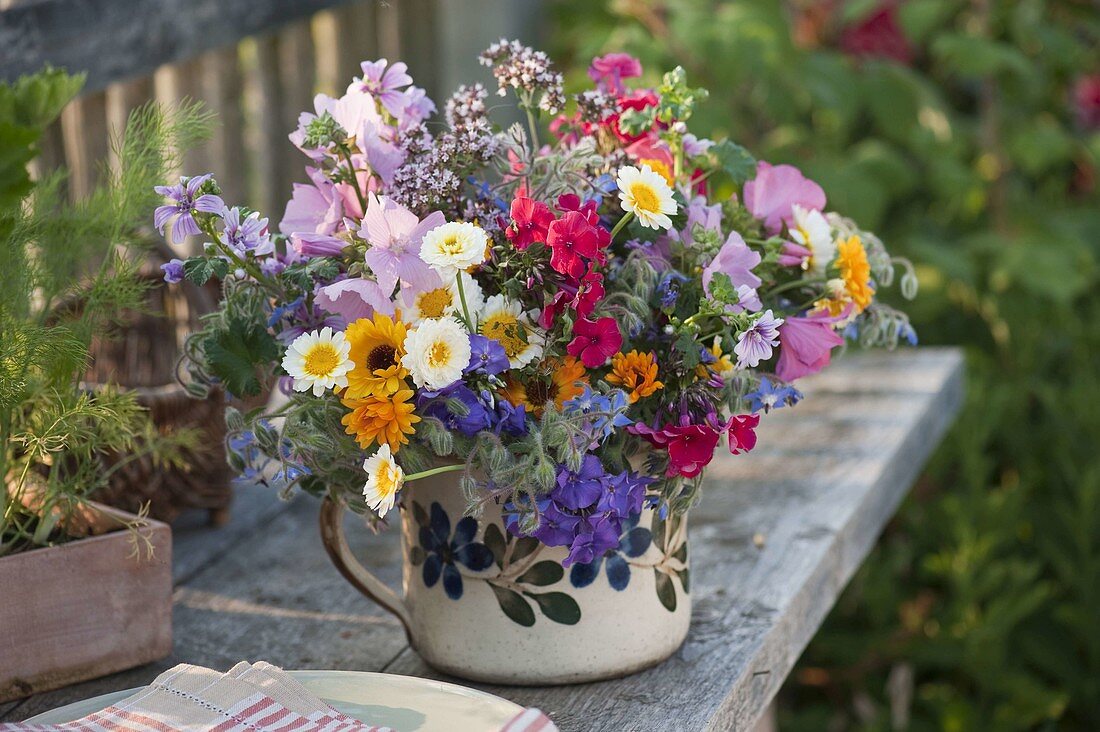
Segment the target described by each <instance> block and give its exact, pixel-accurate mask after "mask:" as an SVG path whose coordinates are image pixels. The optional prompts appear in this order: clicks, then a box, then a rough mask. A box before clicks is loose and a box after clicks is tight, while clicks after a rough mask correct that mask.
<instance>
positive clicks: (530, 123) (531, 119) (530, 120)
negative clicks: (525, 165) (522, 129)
mask: <svg viewBox="0 0 1100 732" xmlns="http://www.w3.org/2000/svg"><path fill="white" fill-rule="evenodd" d="M523 111H525V112H527V127H528V128H529V129H530V130H531V153H532V154H534V153H536V152H538V149H539V128H538V125H537V124H536V123H535V113H534V112H532V111H531V104H530V102H528V103H527V104H525V105H523Z"/></svg>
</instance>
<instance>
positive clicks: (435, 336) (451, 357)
mask: <svg viewBox="0 0 1100 732" xmlns="http://www.w3.org/2000/svg"><path fill="white" fill-rule="evenodd" d="M469 363H470V336H469V335H468V334H467V332H466V328H465V327H464V326H463V325H462V323H460V322H458V320H456V319H455V318H453V317H451V316H445V317H442V318H435V319H434V320H425V321H423V322H422V323H420V325H418V326H417V327H416V330H411V331H409V334H408V335H407V336H406V337H405V355H404V356H402V357H401V365H402V366H404V367H405V368H407V369H408V370H409V373H410V374H411V375H412V378H413V381H414V382H415V383H416V385H417V386H418V387H421V388H423V387H427V388H429V389H442V388H444V387H447V386H450V385H451V384H453V383H454V382H456V381H458V380H459V379H460V378H462V369H464V368H466V365H467V364H469Z"/></svg>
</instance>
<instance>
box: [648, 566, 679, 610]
mask: <svg viewBox="0 0 1100 732" xmlns="http://www.w3.org/2000/svg"><path fill="white" fill-rule="evenodd" d="M653 577H654V579H656V580H657V599H658V600H660V601H661V604H662V605H664V606H665V609H666V610H668V611H669V612H670V613H672V612H676V587H675V586H674V585H673V584H672V577H670V576H669V575H667V574H665V573H664V572H662V571H660V570H659V569H654V570H653Z"/></svg>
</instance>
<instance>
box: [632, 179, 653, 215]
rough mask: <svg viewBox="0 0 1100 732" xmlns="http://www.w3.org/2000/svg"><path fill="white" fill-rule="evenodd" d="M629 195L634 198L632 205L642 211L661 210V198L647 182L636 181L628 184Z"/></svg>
mask: <svg viewBox="0 0 1100 732" xmlns="http://www.w3.org/2000/svg"><path fill="white" fill-rule="evenodd" d="M630 197H631V198H633V199H634V206H635V207H636V208H638V209H640V210H642V211H645V212H647V213H658V212H659V211H660V210H661V198H660V196H658V195H657V191H655V190H653V187H652V186H651V185H649V184H648V183H642V182H638V183H635V184H634V185H632V186H630Z"/></svg>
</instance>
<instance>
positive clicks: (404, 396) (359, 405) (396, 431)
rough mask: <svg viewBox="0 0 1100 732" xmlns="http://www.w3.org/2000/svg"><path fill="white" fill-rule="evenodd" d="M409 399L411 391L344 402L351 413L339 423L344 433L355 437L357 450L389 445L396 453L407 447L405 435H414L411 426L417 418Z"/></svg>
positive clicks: (375, 395)
mask: <svg viewBox="0 0 1100 732" xmlns="http://www.w3.org/2000/svg"><path fill="white" fill-rule="evenodd" d="M402 385H403V386H404V384H402ZM412 396H413V392H412V389H398V390H397V391H395V392H394V393H393V394H389V395H385V394H372V395H370V396H367V397H365V398H363V399H344V400H342V403H343V405H344V406H345V407H348V408H349V409H351V411H350V412H348V413H347V414H345V415H344V417H343V419H341V420H340V421H341V422H342V423H343V425H344V430H345V431H346V432H347V433H348V434H349V435H352V436H353V437H355V441H356V442H358V443H359V447H362V448H367V447H370V445H372V444H373V443H375V442H377V443H378V444H379V445H389V446H390V450H391V451H393V452H397V451H398V449H400V447H401V446H402V445H407V444H408V442H409V438H408V437H407V435H411V434H413V433H414V432H416V430H415V429H414V428H413V425H414V424H416V423H417V422H419V421H420V417H418V416H416V415H415V414H413V410H414V409H415V406H414V405H413V404H411V403H410V402H409V400H410V399H412Z"/></svg>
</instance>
